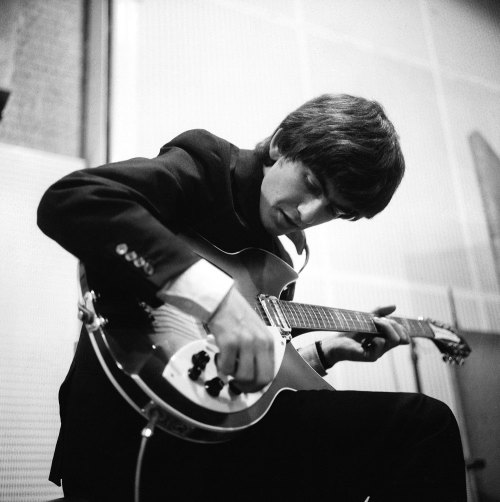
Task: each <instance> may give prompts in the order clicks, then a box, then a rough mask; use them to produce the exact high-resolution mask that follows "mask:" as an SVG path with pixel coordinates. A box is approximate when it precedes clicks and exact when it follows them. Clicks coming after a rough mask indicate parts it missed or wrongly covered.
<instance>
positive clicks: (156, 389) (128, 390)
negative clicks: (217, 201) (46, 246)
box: [80, 238, 333, 442]
mask: <svg viewBox="0 0 500 502" xmlns="http://www.w3.org/2000/svg"><path fill="white" fill-rule="evenodd" d="M186 240H189V239H187V238H186ZM190 243H191V245H193V248H195V251H196V252H197V253H198V254H199V255H200V256H202V257H204V258H206V259H207V260H208V261H210V262H211V263H213V264H214V265H215V266H217V267H219V268H220V269H222V270H224V271H225V272H226V273H228V274H229V275H230V276H231V277H232V278H233V279H234V280H235V285H236V287H237V288H238V290H239V291H240V292H241V293H242V295H243V296H244V297H245V298H246V299H247V300H248V301H249V302H250V303H251V304H254V303H255V299H256V297H257V296H258V295H259V294H261V293H266V294H268V295H273V296H276V297H279V295H280V293H281V291H282V290H283V289H284V288H285V287H286V286H287V285H288V284H290V283H292V282H294V281H295V280H296V278H297V274H296V273H295V271H294V270H293V269H292V268H291V267H289V266H288V265H287V264H286V263H284V262H283V261H282V260H280V259H279V258H277V257H276V256H274V255H272V254H270V253H268V252H266V251H263V250H260V249H246V250H243V251H241V252H239V253H234V254H227V253H224V252H222V251H220V250H218V249H217V248H215V247H213V246H212V245H211V244H209V243H208V242H205V241H199V240H196V241H193V242H190ZM80 284H81V288H82V296H83V302H82V304H81V306H80V313H81V317H82V318H83V320H84V322H85V324H86V327H87V331H88V332H89V335H90V338H91V342H92V345H93V348H94V350H95V352H96V355H97V357H98V359H99V361H100V363H101V365H102V367H103V369H104V371H105V372H106V374H107V376H108V378H109V379H110V380H111V382H112V383H113V385H114V386H115V387H116V389H117V391H118V392H119V393H120V394H121V395H122V396H123V397H124V398H125V400H126V401H127V402H128V403H129V404H130V405H131V406H132V407H133V408H134V409H135V410H136V411H137V412H138V413H140V414H141V415H143V416H144V417H145V418H146V419H149V418H150V415H151V411H152V410H153V409H154V410H156V411H158V412H159V419H158V421H157V426H158V427H160V428H161V429H163V430H165V431H167V432H168V433H170V434H173V435H175V436H177V437H181V438H184V439H187V440H191V441H196V442H221V441H226V440H228V439H230V438H231V437H232V436H233V435H234V434H237V433H239V432H241V431H243V430H244V429H246V428H248V427H250V426H251V425H252V424H255V423H256V422H258V421H259V420H260V419H261V418H262V417H263V416H264V415H265V414H266V412H267V411H268V410H269V408H270V407H271V405H272V403H273V401H274V399H275V398H276V396H277V395H278V394H279V393H280V392H281V391H283V390H292V391H296V390H312V389H328V390H333V388H332V387H331V386H330V385H329V384H328V383H327V382H326V381H325V380H324V379H323V378H322V377H320V376H319V375H318V374H317V373H316V372H315V371H314V370H313V369H312V368H311V367H310V366H309V365H308V364H307V363H306V362H305V361H304V360H303V359H302V357H301V356H300V355H299V354H298V352H297V351H296V350H295V348H294V347H293V345H292V344H291V343H288V342H287V341H286V339H285V338H284V337H283V336H281V333H280V331H279V330H278V328H276V327H274V328H273V327H269V329H271V330H273V331H274V338H275V349H276V350H275V353H276V360H275V368H276V375H275V378H274V379H273V381H272V382H271V384H270V385H268V386H267V387H265V388H264V389H262V390H261V391H259V392H255V393H248V394H245V393H237V392H233V390H232V389H233V388H232V387H231V385H230V377H229V379H228V378H227V377H225V376H222V375H219V374H218V371H217V367H216V365H215V357H216V354H217V352H218V349H217V347H216V345H215V344H214V339H213V336H212V335H210V334H209V333H207V331H206V329H205V327H204V326H203V325H201V323H200V322H199V321H197V320H196V319H195V318H193V317H191V316H189V315H187V314H185V313H183V312H181V311H179V310H177V309H175V308H174V307H169V306H162V307H160V308H158V309H149V310H148V313H149V316H150V318H151V319H152V322H151V323H150V325H149V324H148V323H145V324H144V327H143V326H141V327H140V328H139V329H138V328H137V326H134V327H128V326H126V323H123V322H119V320H118V319H113V318H108V320H107V321H104V319H103V318H101V317H100V316H101V315H102V312H104V313H106V308H105V302H106V299H105V298H100V299H99V300H96V297H97V296H98V295H96V294H94V291H95V293H99V291H98V285H97V284H96V285H94V284H88V283H87V277H86V275H85V269H84V266H83V265H80ZM94 288H95V289H94ZM100 304H101V305H102V306H103V309H102V311H101V310H100ZM115 315H116V314H115ZM117 321H118V322H117ZM124 324H125V325H124ZM199 354H203V357H206V358H208V359H209V360H208V362H206V363H204V364H202V365H201V366H202V367H201V368H200V367H198V365H196V364H194V363H193V361H194V359H193V356H194V357H197V355H199ZM193 370H194V371H198V373H199V376H197V378H194V377H193V376H192V372H193ZM190 375H191V376H190ZM195 376H196V375H195ZM207 382H209V386H210V382H212V384H214V385H215V384H217V385H219V384H220V386H222V389H219V388H217V389H216V391H215V393H214V394H213V393H212V392H211V391H209V390H207ZM214 382H215V383H214ZM215 394H216V395H215Z"/></svg>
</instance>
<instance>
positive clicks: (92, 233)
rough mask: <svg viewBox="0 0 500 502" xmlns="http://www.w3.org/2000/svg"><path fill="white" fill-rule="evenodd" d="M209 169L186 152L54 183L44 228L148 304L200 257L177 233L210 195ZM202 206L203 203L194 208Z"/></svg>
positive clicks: (46, 199) (45, 204) (41, 219)
mask: <svg viewBox="0 0 500 502" xmlns="http://www.w3.org/2000/svg"><path fill="white" fill-rule="evenodd" d="M204 176H205V175H204V169H203V166H201V165H200V163H199V162H198V161H197V160H195V159H193V158H192V157H191V156H190V155H189V154H188V153H187V152H186V151H184V150H183V149H180V148H175V147H174V148H171V149H166V151H164V152H163V153H162V155H160V156H159V157H157V158H155V159H144V158H136V159H131V160H128V161H125V162H119V163H113V164H108V165H106V166H102V167H98V168H91V169H84V170H81V171H76V172H74V173H72V174H69V175H68V176H66V177H64V178H62V179H61V180H59V181H58V182H56V183H55V184H53V185H52V186H51V187H50V188H49V189H48V190H47V192H46V193H45V194H44V196H43V198H42V200H41V202H40V205H39V208H38V225H39V227H40V229H41V230H42V231H43V232H44V233H45V234H47V235H48V236H49V237H51V238H52V239H54V240H55V241H56V242H58V243H59V244H60V245H61V246H63V247H64V248H65V249H66V250H67V251H69V252H70V253H72V254H73V255H75V256H76V257H77V258H78V259H80V260H81V261H83V262H92V263H100V265H101V266H103V267H105V269H106V271H108V272H109V274H110V276H111V277H114V278H116V279H117V280H118V279H119V281H120V283H122V284H123V285H125V287H130V288H134V289H135V291H136V293H137V294H138V295H139V296H141V297H143V298H146V299H148V298H149V299H153V298H155V295H156V292H157V291H158V290H160V289H161V288H162V286H163V285H164V284H165V283H166V282H167V281H169V280H171V279H172V278H174V277H175V276H177V275H178V274H179V273H181V272H182V271H184V270H186V269H187V268H188V267H189V266H191V265H192V264H194V263H195V262H196V261H197V260H198V259H199V258H198V257H197V256H196V255H195V254H194V253H193V252H192V251H191V249H190V248H189V247H188V246H187V245H186V244H185V243H184V242H183V241H182V240H181V239H180V238H179V237H177V236H176V233H177V231H179V230H182V228H183V227H184V226H185V225H186V224H187V223H186V222H187V221H188V220H189V219H190V218H192V216H193V212H195V211H199V210H204V206H205V205H209V204H210V196H209V194H208V190H207V189H206V188H205V187H206V183H204ZM195 201H196V203H195Z"/></svg>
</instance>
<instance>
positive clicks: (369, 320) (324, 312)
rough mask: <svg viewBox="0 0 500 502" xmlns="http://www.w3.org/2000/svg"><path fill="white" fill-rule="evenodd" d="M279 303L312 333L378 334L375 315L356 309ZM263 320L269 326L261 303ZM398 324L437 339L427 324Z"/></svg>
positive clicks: (402, 320) (413, 321)
mask: <svg viewBox="0 0 500 502" xmlns="http://www.w3.org/2000/svg"><path fill="white" fill-rule="evenodd" d="M276 304H277V305H278V306H279V308H280V309H281V311H282V313H283V314H284V316H285V318H286V321H287V322H288V324H289V326H290V327H291V328H298V329H304V330H312V331H329V330H331V331H344V332H345V331H347V332H359V333H372V334H375V333H378V329H377V327H376V325H375V323H374V321H373V317H374V315H373V314H370V313H367V312H359V311H355V310H345V309H337V308H331V307H322V306H319V305H308V304H303V303H295V302H288V301H282V300H278V301H276ZM256 310H257V311H258V313H259V314H260V316H261V317H262V319H263V320H264V321H265V322H266V323H268V324H269V320H268V318H267V315H266V313H265V311H264V309H263V308H262V306H261V305H260V304H259V305H258V306H257V308H256ZM391 319H394V320H395V321H396V322H398V323H400V324H402V325H403V326H404V327H405V328H406V329H407V330H408V332H409V333H410V335H411V336H413V337H424V338H433V337H434V335H433V333H432V330H431V329H430V328H429V326H428V323H427V321H424V320H417V319H407V318H403V317H393V316H391Z"/></svg>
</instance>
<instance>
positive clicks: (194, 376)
mask: <svg viewBox="0 0 500 502" xmlns="http://www.w3.org/2000/svg"><path fill="white" fill-rule="evenodd" d="M200 375H201V368H199V367H198V366H193V367H192V368H189V369H188V376H189V378H190V379H191V380H198V378H200Z"/></svg>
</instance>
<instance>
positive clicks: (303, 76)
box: [293, 0, 313, 101]
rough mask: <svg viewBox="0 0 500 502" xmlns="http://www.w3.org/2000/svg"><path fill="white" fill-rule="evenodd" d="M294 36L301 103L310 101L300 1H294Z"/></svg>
mask: <svg viewBox="0 0 500 502" xmlns="http://www.w3.org/2000/svg"><path fill="white" fill-rule="evenodd" d="M293 7H294V18H295V19H294V21H295V35H296V37H297V45H298V48H299V72H300V84H301V88H302V95H303V101H306V100H309V99H311V98H312V97H313V96H311V93H312V85H311V65H310V62H309V47H308V43H307V33H306V29H305V18H304V9H303V5H302V0H294V5H293Z"/></svg>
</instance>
